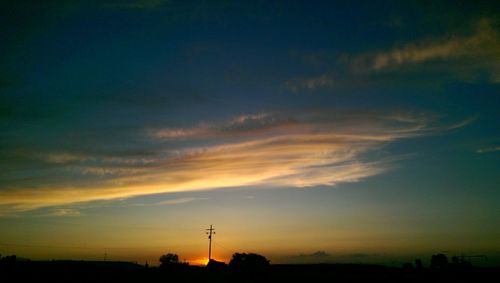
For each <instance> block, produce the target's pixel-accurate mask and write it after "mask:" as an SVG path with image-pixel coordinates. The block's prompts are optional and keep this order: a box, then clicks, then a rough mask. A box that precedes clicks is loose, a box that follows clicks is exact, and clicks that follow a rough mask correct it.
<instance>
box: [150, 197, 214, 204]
mask: <svg viewBox="0 0 500 283" xmlns="http://www.w3.org/2000/svg"><path fill="white" fill-rule="evenodd" d="M206 199H207V198H194V197H185V198H175V199H168V200H164V201H160V202H156V203H154V205H175V204H184V203H190V202H193V201H198V200H206Z"/></svg>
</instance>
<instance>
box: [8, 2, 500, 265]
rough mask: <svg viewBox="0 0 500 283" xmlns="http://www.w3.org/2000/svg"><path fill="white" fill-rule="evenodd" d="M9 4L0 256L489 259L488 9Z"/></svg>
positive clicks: (492, 178)
mask: <svg viewBox="0 0 500 283" xmlns="http://www.w3.org/2000/svg"><path fill="white" fill-rule="evenodd" d="M3 6H4V9H2V12H1V17H0V18H1V20H0V23H1V26H2V29H1V30H0V36H1V37H2V38H3V40H2V41H3V44H2V45H1V46H0V51H1V52H2V54H4V56H2V59H1V60H0V130H1V131H0V132H1V134H0V137H1V138H0V169H1V173H0V227H2V231H7V232H6V233H3V234H2V235H1V236H0V248H1V249H0V252H2V253H8V252H16V253H18V254H20V255H24V256H26V257H32V258H41V259H46V258H99V257H100V256H101V254H102V251H103V250H109V251H113V252H110V254H112V253H114V254H115V256H116V257H117V258H121V259H128V260H149V261H155V260H156V259H157V258H158V257H159V255H161V254H162V253H165V252H168V251H170V252H176V253H178V254H179V255H180V257H181V258H186V259H187V260H189V261H192V262H199V260H201V259H202V257H203V256H204V254H205V249H206V248H205V246H206V243H205V239H203V229H204V228H205V226H207V225H209V224H214V225H216V228H218V231H220V232H219V234H220V236H219V234H218V236H217V238H218V239H220V242H217V243H218V244H219V245H220V247H219V249H220V250H219V251H218V252H219V254H218V255H217V250H215V254H216V256H218V257H219V258H220V259H226V260H227V259H228V258H229V257H230V255H231V253H232V252H236V251H245V250H250V251H257V252H261V253H263V254H266V255H268V256H269V257H270V258H271V259H272V260H273V261H275V262H297V261H298V262H302V261H313V262H314V261H316V262H317V261H341V262H349V261H368V262H398V260H405V259H408V258H409V259H412V258H414V257H417V256H418V257H422V258H425V257H429V256H430V255H431V254H432V253H436V252H439V251H448V253H449V254H450V255H452V254H461V253H466V254H467V253H484V254H488V255H489V257H490V258H493V259H494V260H493V261H492V262H496V261H495V258H496V259H497V258H498V255H499V252H500V250H499V247H500V242H499V241H498V239H500V237H499V235H500V230H499V229H498V228H497V227H495V223H497V222H498V220H499V218H500V211H499V210H498V203H499V201H500V193H499V192H498V184H499V183H500V180H499V177H498V176H500V175H499V174H498V169H499V152H500V137H499V135H498V133H499V132H500V124H499V122H498V121H500V119H499V118H500V117H499V114H498V113H499V112H498V106H499V105H500V98H499V82H500V68H499V67H498V66H500V62H499V58H500V28H499V18H498V14H499V13H498V12H499V11H500V10H499V5H498V4H495V3H493V2H491V1H474V2H473V1H429V2H421V1H414V2H413V1H408V2H406V1H405V2H404V3H402V2H401V3H399V2H391V1H387V2H386V1H381V2H377V3H373V2H372V1H367V2H363V1H361V2H356V3H351V2H349V3H347V2H345V3H341V2H337V1H273V2H270V1H253V2H238V1H162V0H131V1H112V0H110V1H69V2H62V1H44V2H43V3H41V2H38V1H25V2H23V3H18V2H17V1H11V2H7V3H5V4H3ZM54 234H55V235H57V236H54ZM317 251H321V253H316V252H317Z"/></svg>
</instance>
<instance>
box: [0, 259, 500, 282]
mask: <svg viewBox="0 0 500 283" xmlns="http://www.w3.org/2000/svg"><path fill="white" fill-rule="evenodd" d="M499 275H500V268H478V267H467V268H457V267H455V268H440V269H429V268H421V269H414V268H411V269H410V268H407V269H404V268H393V267H385V266H378V265H358V264H317V265H271V266H269V267H268V268H266V269H264V270H251V271H249V270H246V271H241V270H239V271H236V270H231V269H229V268H227V267H221V268H216V269H208V268H205V267H197V266H187V265H182V266H176V267H171V268H156V267H153V268H146V267H144V266H141V265H137V264H134V263H129V262H95V261H94V262H93V261H18V262H12V263H9V264H2V265H0V281H1V282H495V281H496V280H498V278H499Z"/></svg>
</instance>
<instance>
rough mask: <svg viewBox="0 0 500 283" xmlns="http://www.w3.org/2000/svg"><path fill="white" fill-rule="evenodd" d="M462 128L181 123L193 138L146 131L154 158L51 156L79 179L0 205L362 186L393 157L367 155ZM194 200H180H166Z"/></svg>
mask: <svg viewBox="0 0 500 283" xmlns="http://www.w3.org/2000/svg"><path fill="white" fill-rule="evenodd" d="M466 124H467V123H458V124H456V125H453V126H446V125H440V124H439V121H438V120H437V118H436V117H435V116H433V115H428V114H411V113H401V112H398V113H377V112H357V113H339V112H335V111H326V110H325V111H316V112H308V113H301V114H291V113H258V114H251V115H240V116H236V117H233V118H230V119H228V120H227V121H222V122H210V123H209V122H204V123H201V124H199V125H198V126H194V127H192V128H179V129H178V130H179V131H180V132H181V133H183V132H189V133H190V134H189V135H175V134H174V135H172V134H165V133H169V131H171V129H168V128H167V129H156V130H152V129H151V128H149V129H147V130H146V131H145V133H146V136H145V139H147V140H148V141H147V142H148V144H155V147H157V148H158V150H157V151H156V153H155V154H154V155H151V154H149V155H148V156H132V157H131V156H127V157H120V156H115V157H113V156H111V157H109V156H108V157H102V156H90V155H89V156H82V155H79V154H76V153H71V152H65V153H58V154H52V153H49V154H48V155H46V156H47V158H46V159H45V162H47V164H52V166H56V167H57V166H59V168H61V169H63V170H64V171H65V172H71V174H76V176H75V177H73V178H70V179H69V180H67V179H66V181H58V178H56V179H54V180H49V181H44V180H43V179H42V180H41V181H39V180H36V179H33V180H32V181H31V183H29V182H28V183H27V184H29V185H27V186H25V187H20V186H17V187H12V188H9V187H3V188H2V190H1V191H0V207H2V211H3V213H4V214H5V213H8V212H9V211H10V212H15V211H26V210H32V209H36V208H42V207H51V206H62V205H69V204H74V203H81V202H88V201H100V200H114V199H124V198H130V197H134V196H141V195H150V194H159V193H172V192H189V191H198V190H211V189H219V188H230V187H244V186H254V187H262V188H280V187H311V186H319V185H326V186H335V185H337V184H340V183H346V182H359V181H361V180H364V179H366V178H368V177H370V176H374V175H378V174H382V173H384V172H386V171H387V170H390V169H391V168H393V167H394V166H395V163H397V161H398V158H397V157H395V156H391V155H388V154H386V155H380V154H377V156H378V157H377V158H373V157H370V156H372V154H370V153H374V152H381V151H380V150H381V149H382V148H384V147H385V146H387V145H388V144H390V143H392V142H396V141H399V140H402V139H409V138H415V137H419V136H423V135H428V134H433V133H438V132H443V131H447V130H449V129H455V128H457V127H463V126H465V125H466ZM189 129H190V130H189ZM201 129H203V130H201ZM181 137H182V142H181V143H180V144H179V142H180V141H179V140H178V139H179V138H181ZM42 156H44V155H43V154H42ZM194 200H197V199H195V198H181V199H174V200H167V201H164V202H163V203H162V204H165V205H171V204H180V203H187V202H191V201H194ZM62 212H64V211H62Z"/></svg>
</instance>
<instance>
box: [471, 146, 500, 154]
mask: <svg viewBox="0 0 500 283" xmlns="http://www.w3.org/2000/svg"><path fill="white" fill-rule="evenodd" d="M496 151H500V146H491V147H483V148H479V149H478V150H476V152H477V153H488V152H496Z"/></svg>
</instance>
